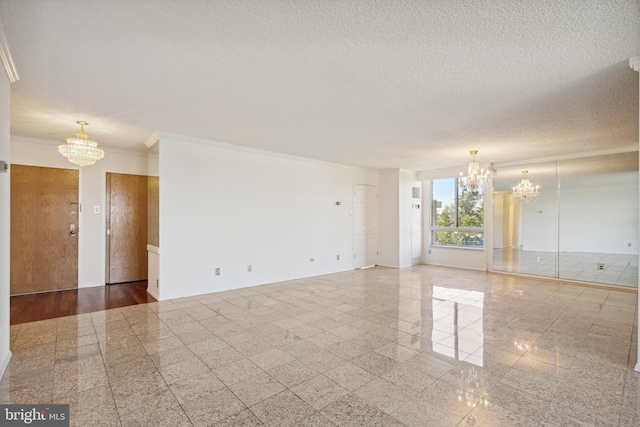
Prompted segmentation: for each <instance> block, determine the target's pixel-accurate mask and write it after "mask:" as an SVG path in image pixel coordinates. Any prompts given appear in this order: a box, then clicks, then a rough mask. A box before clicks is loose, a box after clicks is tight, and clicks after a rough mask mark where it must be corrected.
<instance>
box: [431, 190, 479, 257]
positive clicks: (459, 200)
mask: <svg viewBox="0 0 640 427" xmlns="http://www.w3.org/2000/svg"><path fill="white" fill-rule="evenodd" d="M432 218H433V223H432V231H433V244H436V245H448V246H467V247H483V246H484V233H483V226H484V205H483V195H482V193H473V192H470V191H462V190H461V189H460V188H459V187H458V180H457V179H456V178H450V179H438V180H434V181H433V200H432Z"/></svg>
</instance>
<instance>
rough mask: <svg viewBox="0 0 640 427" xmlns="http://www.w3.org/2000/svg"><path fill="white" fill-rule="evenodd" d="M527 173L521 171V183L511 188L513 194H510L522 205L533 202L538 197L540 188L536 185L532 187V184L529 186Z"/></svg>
mask: <svg viewBox="0 0 640 427" xmlns="http://www.w3.org/2000/svg"><path fill="white" fill-rule="evenodd" d="M527 173H529V171H522V181H520V183H519V184H518V185H516V186H515V187H513V193H511V195H512V196H513V197H515V198H516V199H518V200H519V201H520V203H522V204H523V205H526V204H529V203H531V202H534V201H535V200H536V198H537V197H538V196H539V195H540V191H539V189H540V187H539V186H538V185H536V186H535V187H534V186H533V184H531V182H530V181H529V178H527Z"/></svg>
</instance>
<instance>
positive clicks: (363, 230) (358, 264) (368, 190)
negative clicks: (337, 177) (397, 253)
mask: <svg viewBox="0 0 640 427" xmlns="http://www.w3.org/2000/svg"><path fill="white" fill-rule="evenodd" d="M353 209H354V213H353V222H354V224H353V225H354V227H353V230H354V239H353V240H354V241H353V258H354V260H353V267H354V268H362V267H369V266H373V265H376V264H377V263H378V187H374V186H371V185H362V184H356V185H355V186H354V191H353Z"/></svg>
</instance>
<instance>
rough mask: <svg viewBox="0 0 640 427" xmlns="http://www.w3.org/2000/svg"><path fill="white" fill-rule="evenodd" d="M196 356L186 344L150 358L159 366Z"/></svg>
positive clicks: (151, 355)
mask: <svg viewBox="0 0 640 427" xmlns="http://www.w3.org/2000/svg"><path fill="white" fill-rule="evenodd" d="M195 357H196V355H195V354H193V352H192V351H191V350H189V348H187V347H186V346H180V347H175V348H172V349H169V350H164V351H160V352H158V353H153V354H150V355H149V358H150V359H151V360H152V361H153V364H154V365H155V366H157V367H159V368H160V367H164V366H168V365H173V364H174V363H178V362H185V361H187V360H190V359H193V358H195ZM127 363H131V362H127Z"/></svg>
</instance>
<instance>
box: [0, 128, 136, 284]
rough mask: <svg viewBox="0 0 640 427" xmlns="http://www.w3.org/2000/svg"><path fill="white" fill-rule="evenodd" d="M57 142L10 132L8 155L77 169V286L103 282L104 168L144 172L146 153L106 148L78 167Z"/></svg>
mask: <svg viewBox="0 0 640 427" xmlns="http://www.w3.org/2000/svg"><path fill="white" fill-rule="evenodd" d="M72 131H73V129H70V133H72ZM98 142H99V141H98ZM58 144H59V141H46V140H38V139H31V138H23V137H17V136H12V137H11V159H12V162H13V163H14V164H19V165H28V166H43V167H52V168H64V169H80V204H81V207H82V208H81V209H82V210H81V212H80V217H79V224H78V239H79V240H78V287H81V288H82V287H90V286H101V285H104V284H105V260H106V251H105V246H106V223H105V212H104V207H105V200H106V181H107V172H113V173H125V174H135V175H147V170H148V160H147V154H146V153H137V152H129V151H122V150H110V149H106V150H105V151H106V153H105V156H104V159H102V160H99V161H98V162H97V163H96V164H94V165H91V166H85V167H83V168H80V167H79V166H77V165H74V164H73V163H71V162H69V161H68V160H67V159H66V158H64V157H63V156H62V155H61V154H59V153H58V148H57V145H58ZM94 206H100V213H98V214H96V213H94V210H93V208H94Z"/></svg>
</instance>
